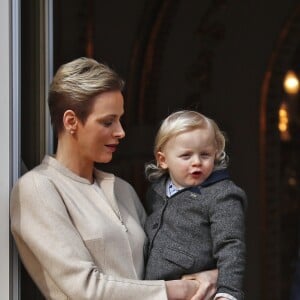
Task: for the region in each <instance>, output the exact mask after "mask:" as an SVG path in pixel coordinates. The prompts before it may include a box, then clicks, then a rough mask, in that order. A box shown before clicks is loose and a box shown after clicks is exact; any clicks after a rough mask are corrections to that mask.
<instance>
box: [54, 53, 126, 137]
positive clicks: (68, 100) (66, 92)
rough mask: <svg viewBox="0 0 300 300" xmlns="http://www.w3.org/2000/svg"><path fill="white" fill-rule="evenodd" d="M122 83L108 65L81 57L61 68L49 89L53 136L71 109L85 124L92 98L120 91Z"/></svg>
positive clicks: (59, 129) (61, 127)
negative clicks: (64, 115)
mask: <svg viewBox="0 0 300 300" xmlns="http://www.w3.org/2000/svg"><path fill="white" fill-rule="evenodd" d="M123 87H124V81H123V80H122V79H121V77H120V76H119V75H118V74H117V73H116V72H115V71H114V70H112V69H111V68H109V67H108V66H107V65H104V64H101V63H99V62H97V61H96V60H94V59H91V58H86V57H81V58H78V59H75V60H73V61H71V62H69V63H66V64H64V65H62V66H61V67H60V68H59V69H58V71H57V72H56V74H55V76H54V78H53V80H52V83H51V85H50V90H49V97H48V104H49V110H50V115H51V123H52V126H53V129H54V131H55V133H57V134H58V133H60V132H61V131H62V130H63V114H64V112H65V111H66V110H67V109H72V110H73V111H74V112H75V113H76V115H77V117H78V118H79V120H80V121H81V122H82V123H84V122H85V121H86V119H87V117H88V115H89V114H90V112H91V108H92V106H93V103H94V98H95V96H96V95H99V94H101V93H104V92H108V91H114V90H116V91H117V90H119V91H122V90H123Z"/></svg>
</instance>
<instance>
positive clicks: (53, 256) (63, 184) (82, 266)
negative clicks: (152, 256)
mask: <svg viewBox="0 0 300 300" xmlns="http://www.w3.org/2000/svg"><path fill="white" fill-rule="evenodd" d="M94 175H95V181H96V182H97V184H90V183H89V181H87V180H86V179H84V178H82V177H79V176H77V175H76V174H74V173H72V172H71V171H70V170H68V169H66V168H64V167H63V166H62V165H60V164H59V162H58V161H57V160H56V159H54V158H52V157H49V156H46V157H45V159H44V160H43V162H42V164H41V165H39V166H38V167H36V168H35V169H33V170H32V171H30V172H28V173H26V174H25V175H24V176H23V177H21V178H20V179H19V181H18V182H17V183H16V185H15V186H14V188H13V191H12V195H11V228H12V233H13V236H14V238H15V241H16V244H17V247H18V250H19V254H20V256H21V259H22V261H23V263H24V265H25V267H26V268H27V270H28V272H29V274H30V275H31V277H32V278H33V280H34V281H35V283H36V284H37V285H38V287H39V288H40V290H41V291H42V293H43V294H44V296H45V297H46V298H47V299H78V300H81V299H91V300H97V299H103V300H135V299H137V300H138V299H143V300H166V299H167V296H166V290H165V284H164V281H142V280H139V279H141V278H142V276H143V271H144V260H143V245H144V240H145V234H144V231H143V229H142V224H143V222H144V221H145V212H144V209H143V207H142V205H141V203H140V201H139V199H138V197H137V195H136V193H135V191H134V190H133V189H132V187H131V186H130V185H129V184H128V183H126V182H125V181H123V180H121V179H120V178H117V177H115V176H113V175H111V174H108V173H104V172H100V171H97V170H95V174H94Z"/></svg>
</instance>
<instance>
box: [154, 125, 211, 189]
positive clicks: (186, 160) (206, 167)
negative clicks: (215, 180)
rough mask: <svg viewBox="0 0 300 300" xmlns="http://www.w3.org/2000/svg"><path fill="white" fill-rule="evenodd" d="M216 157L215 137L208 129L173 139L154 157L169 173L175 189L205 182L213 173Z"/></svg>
mask: <svg viewBox="0 0 300 300" xmlns="http://www.w3.org/2000/svg"><path fill="white" fill-rule="evenodd" d="M215 157H216V146H215V136H214V133H213V132H212V130H211V129H195V130H192V131H187V132H184V133H181V134H179V135H177V136H174V137H172V138H171V139H170V140H169V141H168V142H167V144H166V145H165V147H164V149H163V150H162V151H160V152H158V153H157V160H158V163H159V165H160V166H161V167H162V168H163V169H168V171H169V174H170V177H171V179H172V181H173V183H174V184H175V185H176V186H177V187H189V186H195V185H199V184H201V183H202V182H203V181H205V180H206V179H207V177H208V176H209V175H210V174H211V173H212V171H213V168H214V161H215Z"/></svg>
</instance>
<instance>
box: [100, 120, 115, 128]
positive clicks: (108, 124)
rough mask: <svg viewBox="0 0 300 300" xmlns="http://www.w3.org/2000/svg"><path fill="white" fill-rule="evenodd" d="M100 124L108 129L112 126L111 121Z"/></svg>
mask: <svg viewBox="0 0 300 300" xmlns="http://www.w3.org/2000/svg"><path fill="white" fill-rule="evenodd" d="M101 123H102V125H103V126H104V127H110V126H111V125H112V123H113V121H103V122H101Z"/></svg>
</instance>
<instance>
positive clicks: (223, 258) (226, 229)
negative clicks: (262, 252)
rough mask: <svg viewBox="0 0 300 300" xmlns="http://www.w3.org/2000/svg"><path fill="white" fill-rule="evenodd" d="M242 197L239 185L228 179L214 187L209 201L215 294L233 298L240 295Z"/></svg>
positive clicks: (242, 237)
mask: <svg viewBox="0 0 300 300" xmlns="http://www.w3.org/2000/svg"><path fill="white" fill-rule="evenodd" d="M246 201H247V200H246V195H245V193H244V192H243V191H242V190H241V189H240V188H238V187H237V186H236V185H235V184H234V183H232V182H231V181H230V182H228V181H225V182H223V183H222V185H221V186H219V187H218V190H217V191H216V194H215V195H214V201H212V203H211V207H210V211H209V214H210V222H211V236H212V242H213V256H214V259H215V260H216V262H217V268H218V270H219V276H218V283H217V286H218V287H219V288H218V289H217V296H218V293H224V294H228V295H231V296H233V297H234V298H233V299H238V300H241V299H244V293H243V291H242V288H243V279H244V271H245V255H246V245H245V207H246ZM220 296H222V297H223V295H220ZM226 297H227V295H226V296H224V297H223V298H225V299H226Z"/></svg>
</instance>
